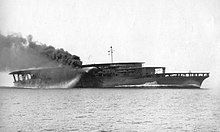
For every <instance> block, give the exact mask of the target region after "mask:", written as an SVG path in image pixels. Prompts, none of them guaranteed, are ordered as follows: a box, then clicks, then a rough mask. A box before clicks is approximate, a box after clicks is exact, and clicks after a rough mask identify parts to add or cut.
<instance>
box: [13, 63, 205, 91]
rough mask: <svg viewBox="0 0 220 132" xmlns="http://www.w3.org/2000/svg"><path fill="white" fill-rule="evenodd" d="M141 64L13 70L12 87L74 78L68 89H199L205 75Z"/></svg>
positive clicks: (44, 85) (31, 85) (45, 83)
mask: <svg viewBox="0 0 220 132" xmlns="http://www.w3.org/2000/svg"><path fill="white" fill-rule="evenodd" d="M142 64H143V62H126V63H103V64H89V65H82V67H81V68H74V69H73V68H72V69H69V68H66V67H56V68H41V69H26V70H19V71H13V72H11V73H10V74H11V75H13V78H14V84H15V85H16V86H26V87H36V86H37V87H46V86H50V85H53V84H55V83H61V82H63V81H70V80H71V79H73V78H76V77H78V79H77V80H76V82H75V83H74V85H70V86H69V87H72V88H114V87H115V88H119V87H123V88H131V87H132V88H136V87H146V88H148V87H173V88H200V87H201V84H202V82H203V81H204V80H205V79H206V78H208V77H209V73H166V72H165V67H142Z"/></svg>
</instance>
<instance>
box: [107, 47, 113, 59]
mask: <svg viewBox="0 0 220 132" xmlns="http://www.w3.org/2000/svg"><path fill="white" fill-rule="evenodd" d="M108 55H111V63H113V49H112V46H111V47H110V50H109V51H108Z"/></svg>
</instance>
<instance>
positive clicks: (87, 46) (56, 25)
mask: <svg viewBox="0 0 220 132" xmlns="http://www.w3.org/2000/svg"><path fill="white" fill-rule="evenodd" d="M0 2H1V3H0V32H1V33H2V34H5V35H7V34H11V33H21V34H22V35H23V36H24V37H25V36H27V35H29V34H31V35H33V37H34V40H35V41H39V42H42V43H45V44H47V45H52V46H54V47H56V48H63V49H64V50H67V51H68V52H70V53H71V54H75V55H78V56H79V57H80V58H81V60H82V61H83V64H90V63H106V62H110V56H109V55H108V50H109V49H110V46H112V47H113V49H114V53H113V56H114V62H136V61H141V62H145V66H165V67H167V71H168V72H177V71H179V72H189V71H191V72H201V71H204V72H210V73H211V74H210V75H211V77H210V79H209V80H208V81H207V82H206V83H207V84H210V83H212V84H215V86H219V84H220V83H218V80H219V77H220V70H219V68H218V65H220V1H219V0H0Z"/></svg>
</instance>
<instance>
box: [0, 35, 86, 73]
mask: <svg viewBox="0 0 220 132" xmlns="http://www.w3.org/2000/svg"><path fill="white" fill-rule="evenodd" d="M60 65H62V66H70V67H73V68H75V67H81V65H82V61H81V60H80V58H79V57H78V56H76V55H71V54H70V53H69V52H67V51H64V50H63V49H56V48H54V47H53V46H47V45H46V44H42V43H39V42H36V41H33V37H32V36H31V35H29V36H28V37H27V38H24V37H22V35H21V34H11V35H8V36H4V35H1V34H0V70H15V69H25V68H32V67H52V66H53V67H54V66H60Z"/></svg>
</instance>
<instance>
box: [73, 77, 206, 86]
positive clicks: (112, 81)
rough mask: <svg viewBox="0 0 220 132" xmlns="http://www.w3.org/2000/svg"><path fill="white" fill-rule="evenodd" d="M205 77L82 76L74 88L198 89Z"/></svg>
mask: <svg viewBox="0 0 220 132" xmlns="http://www.w3.org/2000/svg"><path fill="white" fill-rule="evenodd" d="M206 78H207V77H206V76H190V77H183V76H167V77H165V76H163V77H137V78H136V77H94V76H91V75H83V76H82V78H81V79H80V80H79V82H78V83H77V85H76V86H75V87H81V88H84V87H88V88H89V87H95V88H114V87H115V88H144V87H146V88H147V87H158V88H200V87H201V84H202V82H203V81H204V80H205V79H206Z"/></svg>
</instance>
